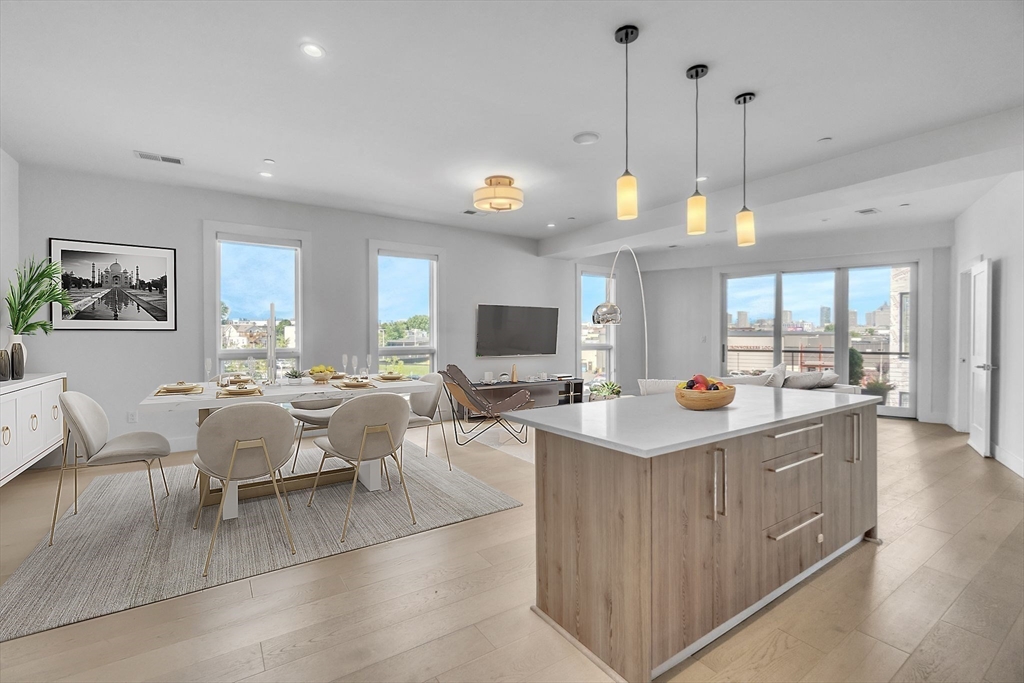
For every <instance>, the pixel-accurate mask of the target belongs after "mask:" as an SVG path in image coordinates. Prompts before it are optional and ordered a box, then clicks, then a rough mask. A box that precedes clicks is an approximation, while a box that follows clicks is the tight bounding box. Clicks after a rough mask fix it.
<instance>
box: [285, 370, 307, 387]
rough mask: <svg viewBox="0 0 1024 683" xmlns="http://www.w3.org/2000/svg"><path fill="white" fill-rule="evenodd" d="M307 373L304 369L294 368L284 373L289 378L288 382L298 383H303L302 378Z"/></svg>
mask: <svg viewBox="0 0 1024 683" xmlns="http://www.w3.org/2000/svg"><path fill="white" fill-rule="evenodd" d="M305 374H306V373H304V372H303V371H302V370H295V369H293V370H289V371H288V372H286V373H284V376H285V377H286V378H287V379H288V384H291V385H296V384H302V378H303V377H304V376H305Z"/></svg>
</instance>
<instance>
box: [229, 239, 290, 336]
mask: <svg viewBox="0 0 1024 683" xmlns="http://www.w3.org/2000/svg"><path fill="white" fill-rule="evenodd" d="M220 298H221V301H223V302H224V303H226V304H227V305H228V306H230V307H231V312H230V313H229V316H230V317H231V318H233V319H236V320H237V319H240V318H245V319H247V320H266V319H267V318H269V317H270V304H271V303H273V304H274V314H275V315H276V316H277V319H278V320H282V319H289V320H290V319H292V318H294V316H295V249H292V248H290V247H272V246H266V245H262V244H259V245H258V244H240V243H237V242H221V243H220Z"/></svg>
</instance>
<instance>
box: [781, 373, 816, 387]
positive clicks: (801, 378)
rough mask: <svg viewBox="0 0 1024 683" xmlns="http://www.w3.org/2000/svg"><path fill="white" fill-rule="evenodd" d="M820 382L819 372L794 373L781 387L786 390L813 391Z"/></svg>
mask: <svg viewBox="0 0 1024 683" xmlns="http://www.w3.org/2000/svg"><path fill="white" fill-rule="evenodd" d="M820 381H821V373H820V372H794V373H793V374H791V375H790V376H789V377H787V378H786V379H785V381H784V382H783V384H782V386H784V387H785V388H787V389H814V388H815V387H817V386H818V382H820Z"/></svg>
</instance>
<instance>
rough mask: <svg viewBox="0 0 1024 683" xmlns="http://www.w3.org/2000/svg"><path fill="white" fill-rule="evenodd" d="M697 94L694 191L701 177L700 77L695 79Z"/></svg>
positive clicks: (695, 103)
mask: <svg viewBox="0 0 1024 683" xmlns="http://www.w3.org/2000/svg"><path fill="white" fill-rule="evenodd" d="M693 87H694V91H695V92H696V96H695V97H694V98H693V124H694V125H693V191H694V192H697V191H698V186H697V178H699V177H700V108H699V107H698V106H697V105H698V104H699V103H700V79H699V78H695V79H693Z"/></svg>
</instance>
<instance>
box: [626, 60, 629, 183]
mask: <svg viewBox="0 0 1024 683" xmlns="http://www.w3.org/2000/svg"><path fill="white" fill-rule="evenodd" d="M626 172H627V173H628V172H629V43H626Z"/></svg>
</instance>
